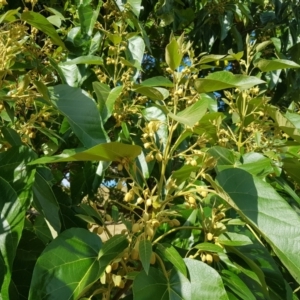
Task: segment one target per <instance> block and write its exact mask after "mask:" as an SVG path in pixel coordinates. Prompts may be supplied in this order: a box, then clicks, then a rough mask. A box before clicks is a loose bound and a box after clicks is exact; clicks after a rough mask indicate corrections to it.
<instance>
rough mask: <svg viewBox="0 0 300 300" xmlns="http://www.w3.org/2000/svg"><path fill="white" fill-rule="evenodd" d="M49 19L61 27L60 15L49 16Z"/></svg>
mask: <svg viewBox="0 0 300 300" xmlns="http://www.w3.org/2000/svg"><path fill="white" fill-rule="evenodd" d="M47 20H48V21H49V22H50V23H51V24H53V25H54V26H56V27H57V28H60V26H61V19H60V17H58V16H49V17H48V18H47Z"/></svg>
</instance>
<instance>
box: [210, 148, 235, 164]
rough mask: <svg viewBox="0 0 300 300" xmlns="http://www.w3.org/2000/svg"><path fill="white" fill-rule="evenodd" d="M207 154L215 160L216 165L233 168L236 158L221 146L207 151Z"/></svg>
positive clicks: (230, 151) (231, 152)
mask: <svg viewBox="0 0 300 300" xmlns="http://www.w3.org/2000/svg"><path fill="white" fill-rule="evenodd" d="M208 153H209V154H210V155H211V156H213V157H214V158H215V159H216V160H217V164H218V165H220V166H222V165H228V166H232V167H233V166H234V165H235V163H236V157H235V155H234V152H233V151H232V150H229V149H227V148H224V147H221V146H214V147H211V148H210V149H209V150H208Z"/></svg>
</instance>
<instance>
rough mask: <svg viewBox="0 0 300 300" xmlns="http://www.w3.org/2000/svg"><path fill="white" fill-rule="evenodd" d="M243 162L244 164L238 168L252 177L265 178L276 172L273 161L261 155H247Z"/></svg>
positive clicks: (253, 153) (252, 153)
mask: <svg viewBox="0 0 300 300" xmlns="http://www.w3.org/2000/svg"><path fill="white" fill-rule="evenodd" d="M242 162H243V164H242V165H239V166H238V167H239V168H241V169H243V170H245V171H247V172H249V173H250V174H252V175H256V176H259V177H265V176H266V175H268V174H270V173H273V172H274V168H273V166H272V164H271V160H270V159H269V158H268V157H265V156H264V155H262V154H261V153H256V152H250V153H246V154H245V155H243V157H242Z"/></svg>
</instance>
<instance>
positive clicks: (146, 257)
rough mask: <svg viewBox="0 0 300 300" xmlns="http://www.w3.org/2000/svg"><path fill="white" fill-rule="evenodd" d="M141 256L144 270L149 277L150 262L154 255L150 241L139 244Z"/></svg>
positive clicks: (142, 241)
mask: <svg viewBox="0 0 300 300" xmlns="http://www.w3.org/2000/svg"><path fill="white" fill-rule="evenodd" d="M139 255H140V261H141V262H142V265H143V268H144V270H145V272H146V274H147V275H148V273H149V268H150V260H151V255H152V244H151V242H150V241H148V240H141V241H140V243H139Z"/></svg>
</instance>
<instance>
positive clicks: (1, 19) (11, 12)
mask: <svg viewBox="0 0 300 300" xmlns="http://www.w3.org/2000/svg"><path fill="white" fill-rule="evenodd" d="M19 10H20V8H17V9H11V10H8V11H7V12H5V13H4V14H3V15H1V16H0V24H1V23H3V22H4V21H8V22H11V21H13V20H15V17H14V16H15V15H16V14H18V13H19Z"/></svg>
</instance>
